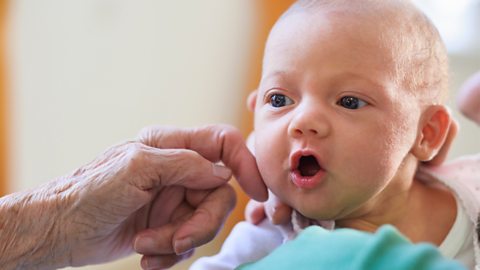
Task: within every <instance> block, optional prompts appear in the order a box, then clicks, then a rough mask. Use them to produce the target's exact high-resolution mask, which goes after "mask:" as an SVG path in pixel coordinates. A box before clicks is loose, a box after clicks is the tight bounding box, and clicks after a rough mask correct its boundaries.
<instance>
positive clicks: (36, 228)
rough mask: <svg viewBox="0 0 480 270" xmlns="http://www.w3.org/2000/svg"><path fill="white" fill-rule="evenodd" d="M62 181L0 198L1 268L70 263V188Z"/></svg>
mask: <svg viewBox="0 0 480 270" xmlns="http://www.w3.org/2000/svg"><path fill="white" fill-rule="evenodd" d="M59 182H61V181H55V182H52V183H49V184H47V185H45V186H43V187H40V188H38V189H35V190H31V191H27V192H19V193H14V194H11V195H8V196H5V197H3V198H0V265H1V266H2V269H54V268H58V267H63V266H66V265H68V262H69V261H70V259H69V258H70V254H71V252H70V250H69V249H70V248H69V247H68V246H69V245H67V244H66V243H67V241H66V239H65V238H66V236H67V234H66V232H65V226H66V224H62V221H63V220H64V216H65V214H67V213H68V211H66V209H67V208H68V207H69V206H68V203H67V202H68V201H69V199H68V196H65V195H66V194H64V193H65V191H66V190H67V189H68V188H67V187H64V188H60V187H61V186H62V185H59Z"/></svg>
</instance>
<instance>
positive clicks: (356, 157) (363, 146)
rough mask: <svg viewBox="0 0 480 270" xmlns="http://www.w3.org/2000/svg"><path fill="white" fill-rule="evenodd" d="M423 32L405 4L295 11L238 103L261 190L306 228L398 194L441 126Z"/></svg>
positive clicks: (440, 86) (441, 70)
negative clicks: (248, 114)
mask: <svg viewBox="0 0 480 270" xmlns="http://www.w3.org/2000/svg"><path fill="white" fill-rule="evenodd" d="M447 88H448V64H447V56H446V52H445V48H444V46H443V43H442V41H441V39H440V37H439V35H438V32H437V30H436V29H435V27H434V26H433V25H432V24H431V23H430V22H429V20H428V19H427V18H426V17H425V16H424V15H423V14H422V13H421V12H420V11H418V10H417V9H416V8H415V7H414V6H413V5H412V4H411V3H410V2H408V1H400V0H398V1H396V0H391V1H383V0H365V1H348V0H337V1H333V0H330V1H329V0H312V1H298V2H297V3H295V4H294V5H293V6H292V7H291V8H290V9H289V10H288V11H287V12H286V13H285V14H284V15H283V16H282V17H281V18H280V19H279V21H278V22H277V23H276V25H275V26H274V28H273V29H272V31H271V33H270V36H269V39H268V41H267V44H266V48H265V55H264V60H263V70H262V79H261V82H260V85H259V88H258V89H257V91H255V92H254V93H252V95H251V96H250V97H249V101H248V103H249V107H250V108H251V109H252V110H254V113H255V154H256V158H257V163H258V166H259V169H260V172H261V174H262V177H263V179H264V180H265V182H266V184H267V185H268V187H269V188H270V190H272V192H273V193H275V195H277V196H278V197H279V198H280V199H281V200H283V201H284V202H286V203H288V204H289V205H291V206H292V207H294V208H295V209H297V210H298V211H300V212H301V213H302V214H303V215H305V216H307V217H309V218H315V219H341V218H349V217H352V216H356V215H362V214H363V212H365V211H371V210H372V209H373V208H375V207H376V206H377V205H379V204H382V203H383V202H385V201H388V198H390V197H391V195H392V194H396V193H399V192H401V191H402V190H406V189H408V187H409V185H410V184H411V180H412V178H413V175H414V172H415V169H416V166H417V164H418V161H419V160H420V161H425V160H428V159H430V158H432V157H433V156H434V155H435V153H436V152H437V151H438V150H439V148H440V147H441V145H442V144H443V142H444V140H445V135H446V131H447V129H448V125H449V123H450V118H449V115H448V113H447V112H446V109H445V108H444V107H443V106H442V105H440V104H441V103H442V102H443V99H444V98H445V95H446V94H445V93H446V92H447Z"/></svg>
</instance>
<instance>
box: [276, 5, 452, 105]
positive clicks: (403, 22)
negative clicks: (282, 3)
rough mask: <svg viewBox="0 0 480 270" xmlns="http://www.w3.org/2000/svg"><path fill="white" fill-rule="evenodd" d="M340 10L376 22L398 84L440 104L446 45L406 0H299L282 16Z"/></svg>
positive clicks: (425, 100)
mask: <svg viewBox="0 0 480 270" xmlns="http://www.w3.org/2000/svg"><path fill="white" fill-rule="evenodd" d="M330 10H332V11H342V12H346V13H348V14H352V15H354V16H359V18H361V19H362V20H365V21H370V22H371V23H372V24H373V25H379V24H380V27H381V31H379V33H378V35H379V36H380V37H381V38H382V40H385V41H386V44H387V46H389V48H390V51H391V52H392V55H391V59H393V60H394V63H395V66H394V68H393V70H394V72H395V74H394V78H396V81H397V85H399V86H401V87H402V88H404V89H406V90H408V91H409V92H410V93H412V94H414V95H417V96H418V97H419V98H421V99H422V101H423V103H425V104H431V103H437V104H438V103H443V102H444V101H445V98H446V96H447V93H448V87H449V79H448V78H449V71H448V56H447V52H446V49H445V45H444V43H443V41H442V39H441V37H440V34H439V32H438V30H437V28H436V27H435V26H434V25H433V23H432V22H431V21H430V20H429V18H428V17H427V16H426V15H425V14H424V13H423V12H422V11H420V10H419V9H418V8H417V7H416V6H415V5H414V4H413V3H412V2H411V1H409V0H356V1H351V0H298V1H296V2H295V3H294V4H293V5H292V6H291V7H290V8H289V9H288V10H287V12H285V13H284V14H283V15H282V17H281V19H280V20H282V19H283V18H285V17H287V16H289V15H290V14H292V13H297V12H315V11H322V12H328V11H330Z"/></svg>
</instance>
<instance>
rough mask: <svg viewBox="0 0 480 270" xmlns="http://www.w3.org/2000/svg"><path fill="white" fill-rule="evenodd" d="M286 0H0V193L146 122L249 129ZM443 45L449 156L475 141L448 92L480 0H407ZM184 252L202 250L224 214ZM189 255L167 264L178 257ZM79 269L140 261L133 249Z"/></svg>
mask: <svg viewBox="0 0 480 270" xmlns="http://www.w3.org/2000/svg"><path fill="white" fill-rule="evenodd" d="M292 2H293V1H291V0H288V1H287V0H281V1H280V0H249V1H245V0H229V1H224V0H203V1H185V0H184V1H164V0H15V1H6V0H1V2H0V3H1V4H0V5H1V6H0V11H1V19H2V21H1V24H2V28H1V29H2V34H1V41H2V43H1V57H0V59H1V62H0V195H4V194H6V193H10V192H15V191H18V190H22V189H27V188H31V187H35V186H38V185H39V184H41V183H44V182H46V181H49V180H51V179H53V178H55V177H58V176H60V175H63V174H66V173H69V172H70V171H72V170H73V169H75V168H76V167H78V166H80V165H83V164H85V163H87V162H89V161H90V160H92V159H93V158H94V157H95V156H96V155H98V154H99V153H100V152H101V151H103V150H104V149H106V148H108V147H109V146H112V145H114V144H116V143H119V142H122V141H124V140H128V139H132V138H134V137H135V136H136V134H137V132H138V131H139V130H140V129H141V128H142V127H144V126H146V125H151V124H160V125H175V126H198V125H202V124H207V123H228V124H232V125H235V126H237V127H239V128H241V129H242V131H243V133H244V134H245V135H246V134H248V132H249V131H250V129H251V117H252V116H251V114H250V113H249V112H247V111H246V109H245V105H244V104H245V99H246V96H247V94H248V93H249V92H250V91H251V90H252V89H254V88H255V87H256V85H257V83H258V81H259V78H260V64H261V57H262V51H263V43H264V41H265V39H266V36H267V33H268V31H269V29H270V27H271V25H272V24H273V22H274V21H275V19H276V18H277V17H278V16H279V15H280V14H281V12H282V11H283V10H285V9H286V8H287V7H288V5H289V4H290V3H292ZM415 2H416V3H417V4H418V5H419V6H420V7H421V8H422V9H423V10H424V11H425V12H426V13H427V14H428V15H429V17H430V18H431V19H432V20H433V21H434V23H435V24H436V25H437V27H438V28H439V30H440V32H441V34H442V36H443V38H444V40H445V42H446V44H447V47H448V49H449V53H450V65H451V76H452V82H451V95H450V96H451V99H450V102H449V104H450V106H451V108H452V109H453V112H454V115H455V117H456V118H457V119H458V120H459V122H460V126H461V130H460V134H459V136H458V138H457V140H456V142H455V143H454V145H453V149H452V151H451V152H450V156H449V159H452V158H455V157H458V156H460V155H465V154H472V153H478V152H480V127H478V126H476V125H475V124H473V123H471V122H469V121H468V120H466V119H465V118H464V117H463V116H462V115H460V114H459V113H458V110H457V108H456V105H455V96H456V92H457V91H458V89H459V88H460V85H461V83H462V82H463V81H465V80H466V79H467V78H468V77H469V76H470V75H472V74H473V73H474V72H476V71H477V70H480V35H479V34H478V27H479V26H480V1H478V0H456V1H451V0H441V1H440V0H417V1H415ZM238 193H239V196H240V200H239V204H238V205H237V208H236V209H235V211H234V214H233V215H232V217H231V218H230V219H229V220H228V222H227V225H226V227H225V229H224V230H223V231H222V232H221V233H220V237H219V238H217V240H215V241H214V242H213V243H211V244H208V245H206V246H205V247H202V248H201V249H200V250H199V251H198V252H197V255H196V256H200V255H206V254H207V255H208V254H214V253H215V252H216V251H217V250H218V248H219V247H220V245H221V242H222V240H223V238H224V237H225V235H226V233H227V232H228V231H229V229H230V228H231V226H232V224H234V223H235V222H237V221H238V220H241V219H243V207H244V204H245V202H246V200H247V199H246V198H245V197H244V196H243V195H242V192H241V191H238ZM190 263H191V260H189V261H186V262H184V263H182V264H180V265H178V266H176V267H175V268H174V269H187V268H188V265H189V264H190ZM84 269H120V270H122V269H140V267H139V257H138V256H131V257H129V258H126V259H124V260H121V261H118V262H115V263H112V264H107V265H103V266H89V267H85V268H84Z"/></svg>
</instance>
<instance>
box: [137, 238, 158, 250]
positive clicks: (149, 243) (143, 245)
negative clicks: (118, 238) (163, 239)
mask: <svg viewBox="0 0 480 270" xmlns="http://www.w3.org/2000/svg"><path fill="white" fill-rule="evenodd" d="M133 249H135V251H136V252H139V253H143V252H148V251H152V250H154V249H155V242H154V241H153V240H152V239H151V238H149V237H137V239H136V240H135V243H134V244H133Z"/></svg>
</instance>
